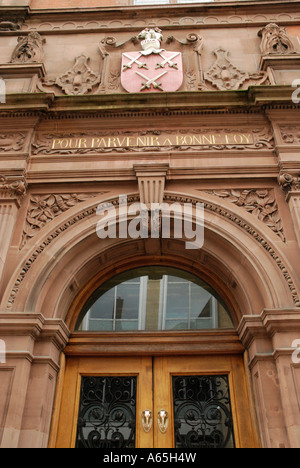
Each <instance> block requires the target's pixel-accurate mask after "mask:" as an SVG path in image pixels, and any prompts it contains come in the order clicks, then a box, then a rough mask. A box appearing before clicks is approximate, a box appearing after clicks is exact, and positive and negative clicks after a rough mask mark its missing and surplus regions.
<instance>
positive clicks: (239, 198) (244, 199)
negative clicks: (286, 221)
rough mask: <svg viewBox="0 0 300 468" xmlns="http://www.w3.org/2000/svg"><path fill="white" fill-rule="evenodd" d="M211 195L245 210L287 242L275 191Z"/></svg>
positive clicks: (232, 191)
mask: <svg viewBox="0 0 300 468" xmlns="http://www.w3.org/2000/svg"><path fill="white" fill-rule="evenodd" d="M208 193H210V194H211V195H215V196H217V197H220V198H223V199H224V200H227V201H229V202H231V203H234V204H235V205H237V206H239V207H242V208H244V209H245V210H246V211H248V213H251V214H252V215H253V216H255V217H256V218H257V219H258V220H259V221H262V222H263V223H264V224H265V225H266V226H268V227H269V228H270V229H271V230H272V231H273V232H275V234H276V235H277V236H278V237H280V239H281V240H282V241H283V242H285V240H286V238H285V235H284V231H283V224H282V220H281V216H280V213H279V207H278V204H277V202H276V200H275V196H274V192H273V190H269V189H259V190H258V189H252V190H251V189H244V190H237V189H235V190H233V189H229V190H212V191H209V192H208Z"/></svg>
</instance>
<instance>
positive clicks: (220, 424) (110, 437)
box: [55, 355, 257, 449]
mask: <svg viewBox="0 0 300 468" xmlns="http://www.w3.org/2000/svg"><path fill="white" fill-rule="evenodd" d="M60 401H61V404H60V414H59V418H58V425H57V437H56V444H55V446H56V447H57V448H99V449H101V448H102V449H114V448H178V449H195V448H197V449H199V448H248V447H256V446H257V442H256V438H255V434H254V431H253V427H252V423H251V417H250V407H249V399H248V393H247V385H246V379H245V372H244V363H243V359H242V357H241V356H236V355H232V356H226V357H223V356H201V357H193V356H183V357H181V356H174V357H168V356H166V357H153V358H152V357H127V358H111V357H107V358H94V357H93V358H91V357H70V358H67V362H66V371H65V376H64V383H63V387H62V394H61V399H60Z"/></svg>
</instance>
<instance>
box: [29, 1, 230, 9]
mask: <svg viewBox="0 0 300 468" xmlns="http://www.w3.org/2000/svg"><path fill="white" fill-rule="evenodd" d="M214 1H215V2H221V1H236V0H214ZM132 3H133V1H132V0H31V2H30V7H31V8H32V9H41V10H42V9H48V8H94V7H104V6H128V5H132ZM170 3H174V1H173V0H171V1H170ZM175 3H176V2H175ZM199 3H201V0H199Z"/></svg>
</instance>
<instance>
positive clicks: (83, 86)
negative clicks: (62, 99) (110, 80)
mask: <svg viewBox="0 0 300 468" xmlns="http://www.w3.org/2000/svg"><path fill="white" fill-rule="evenodd" d="M88 62H89V57H88V56H87V55H85V54H82V55H80V56H79V57H76V59H75V64H74V65H73V67H72V68H70V70H68V71H67V72H65V73H63V74H62V75H60V76H59V77H57V78H56V79H55V80H49V79H46V78H45V80H44V81H43V82H42V86H39V88H40V89H41V91H45V90H44V89H43V86H58V87H59V88H61V90H62V91H63V92H64V93H65V94H67V95H69V96H77V95H84V94H88V93H89V92H91V91H92V90H93V88H94V87H95V86H96V85H99V83H100V75H99V74H97V73H95V72H94V71H93V70H92V69H91V68H90V66H89V64H88Z"/></svg>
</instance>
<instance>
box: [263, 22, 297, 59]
mask: <svg viewBox="0 0 300 468" xmlns="http://www.w3.org/2000/svg"><path fill="white" fill-rule="evenodd" d="M258 36H259V37H261V44H260V50H261V53H262V55H274V54H275V55H287V54H295V53H297V52H296V51H295V47H294V44H293V42H292V40H291V38H290V37H289V35H288V33H287V31H286V29H285V28H283V27H280V26H278V25H277V24H275V23H270V24H268V25H267V26H265V27H264V28H263V29H261V30H260V31H259V32H258Z"/></svg>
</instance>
